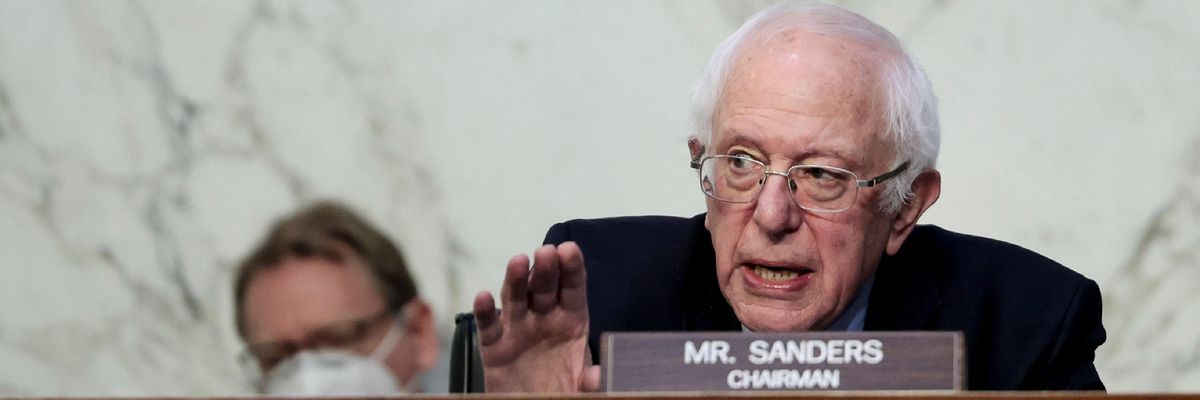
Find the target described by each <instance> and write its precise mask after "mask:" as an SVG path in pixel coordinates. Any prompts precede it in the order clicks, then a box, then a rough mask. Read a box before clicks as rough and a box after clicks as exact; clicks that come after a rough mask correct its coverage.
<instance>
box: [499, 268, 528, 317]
mask: <svg viewBox="0 0 1200 400" xmlns="http://www.w3.org/2000/svg"><path fill="white" fill-rule="evenodd" d="M500 305H501V306H502V307H504V313H505V314H506V315H508V318H510V321H511V320H512V319H519V318H521V317H523V316H524V315H525V310H526V309H528V308H529V257H527V256H525V255H524V254H517V255H515V256H513V257H512V258H510V259H508V269H506V270H505V271H504V285H503V286H501V287H500Z"/></svg>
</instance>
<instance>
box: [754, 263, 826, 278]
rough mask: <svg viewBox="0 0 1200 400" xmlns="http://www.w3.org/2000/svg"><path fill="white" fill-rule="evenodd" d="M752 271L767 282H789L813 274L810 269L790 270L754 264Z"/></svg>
mask: <svg viewBox="0 0 1200 400" xmlns="http://www.w3.org/2000/svg"><path fill="white" fill-rule="evenodd" d="M751 270H752V271H754V274H755V275H758V277H759V278H762V280H764V281H767V282H788V281H792V280H795V279H797V278H800V277H801V276H804V275H808V274H811V273H812V270H810V269H801V270H795V269H789V268H778V267H769V266H766V265H759V264H752V265H751Z"/></svg>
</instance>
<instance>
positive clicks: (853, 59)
mask: <svg viewBox="0 0 1200 400" xmlns="http://www.w3.org/2000/svg"><path fill="white" fill-rule="evenodd" d="M739 47H740V48H739V50H738V51H737V52H736V53H735V55H734V58H733V60H732V65H731V67H732V68H731V69H730V72H729V74H728V75H727V78H726V81H725V83H724V86H723V88H722V90H721V94H720V97H719V99H718V102H717V104H716V105H717V109H716V110H715V115H714V121H713V122H714V123H715V124H717V125H719V124H720V122H721V119H722V117H723V116H724V115H725V114H726V113H727V112H729V111H730V110H731V109H745V108H755V107H762V108H781V109H785V110H793V111H798V112H800V113H803V114H804V115H805V116H808V117H816V118H827V119H831V120H836V122H837V123H839V124H842V125H845V127H846V128H849V127H854V128H856V129H855V130H856V131H858V132H855V133H859V134H862V135H864V137H861V138H860V139H862V140H861V141H859V142H860V143H861V144H864V145H867V146H871V145H872V144H873V143H871V142H875V141H885V140H886V139H885V136H886V135H884V129H885V126H886V123H885V117H884V116H885V109H886V107H885V105H886V98H885V93H886V91H885V87H884V85H883V79H881V78H882V76H883V65H884V63H885V62H886V61H887V60H888V57H887V55H888V53H887V51H886V49H883V48H881V46H879V45H877V44H875V43H871V42H869V41H868V42H864V41H862V40H857V39H855V38H851V37H846V36H844V35H832V34H827V33H822V32H813V31H811V30H809V29H807V28H804V27H795V26H782V25H781V24H779V23H768V24H767V25H764V26H763V27H762V28H760V29H758V30H757V31H756V32H754V33H753V34H751V35H749V36H748V37H747V38H746V40H745V41H744V42H743V43H742V45H741V46H739ZM714 128H715V129H714V132H718V133H717V135H720V133H719V132H721V127H720V126H714ZM843 133H845V132H843ZM714 139H717V138H716V137H714Z"/></svg>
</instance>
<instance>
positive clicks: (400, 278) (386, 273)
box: [234, 201, 417, 339]
mask: <svg viewBox="0 0 1200 400" xmlns="http://www.w3.org/2000/svg"><path fill="white" fill-rule="evenodd" d="M347 251H349V252H353V256H356V257H357V258H358V259H360V260H362V262H363V264H364V266H365V267H366V269H367V271H368V272H369V275H370V278H371V281H372V282H373V283H374V284H375V287H376V289H377V290H379V293H380V294H381V295H383V298H384V299H385V300H386V301H387V306H388V309H389V310H392V311H397V312H398V311H399V310H400V307H401V306H403V305H404V304H406V303H408V301H409V300H412V299H413V298H414V297H416V296H417V289H416V285H415V284H414V283H413V280H412V277H411V276H410V275H409V273H408V266H407V264H406V263H405V262H404V256H403V254H401V252H400V249H399V248H397V247H396V245H395V244H393V243H392V241H391V240H389V239H388V238H387V236H385V235H384V234H383V232H381V231H379V230H378V229H376V228H375V227H374V226H372V225H371V224H370V223H368V222H367V221H366V220H365V219H363V218H362V217H360V216H359V215H358V214H355V213H354V212H353V211H351V210H350V209H349V208H348V207H346V206H345V205H342V204H340V203H337V202H333V201H321V202H317V203H314V204H312V205H310V206H308V207H305V208H304V209H301V210H300V211H297V212H296V213H295V214H292V215H290V216H287V217H285V218H283V219H281V220H279V221H277V222H276V223H275V225H274V226H273V227H272V228H271V231H270V232H269V233H268V234H267V237H266V239H265V240H263V242H262V243H260V244H259V245H258V247H256V248H255V249H254V251H253V252H251V253H250V255H249V256H248V257H246V259H245V260H243V261H242V262H241V263H240V264H239V265H238V267H237V275H236V278H235V283H234V306H235V307H236V310H235V315H236V318H237V320H236V323H237V330H238V334H239V335H240V336H241V337H242V338H243V339H245V338H246V321H245V320H244V319H243V318H244V314H243V310H242V305H243V302H244V301H245V298H246V288H247V287H248V286H249V285H250V281H251V280H252V279H254V277H255V276H256V275H257V274H258V273H259V272H261V271H264V270H269V269H272V268H276V267H278V266H279V265H281V264H283V263H284V262H285V261H288V260H293V259H309V258H323V259H327V260H330V261H334V262H337V263H342V262H344V261H345V260H346V258H347V256H349V255H350V254H346V252H347Z"/></svg>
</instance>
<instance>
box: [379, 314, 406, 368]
mask: <svg viewBox="0 0 1200 400" xmlns="http://www.w3.org/2000/svg"><path fill="white" fill-rule="evenodd" d="M397 317H399V318H398V320H397V321H392V322H391V323H390V324H388V331H387V334H385V335H384V336H383V340H381V341H380V342H379V344H378V345H376V346H375V350H372V351H371V355H370V358H371V359H374V360H375V361H379V362H384V359H386V358H387V356H388V354H391V352H392V351H393V350H396V343H399V342H400V339H402V338H404V329H405V328H406V326H403V325H407V324H408V305H407V304H406V305H405V306H404V307H402V308H401V310H400V315H397ZM384 364H386V363H384Z"/></svg>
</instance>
